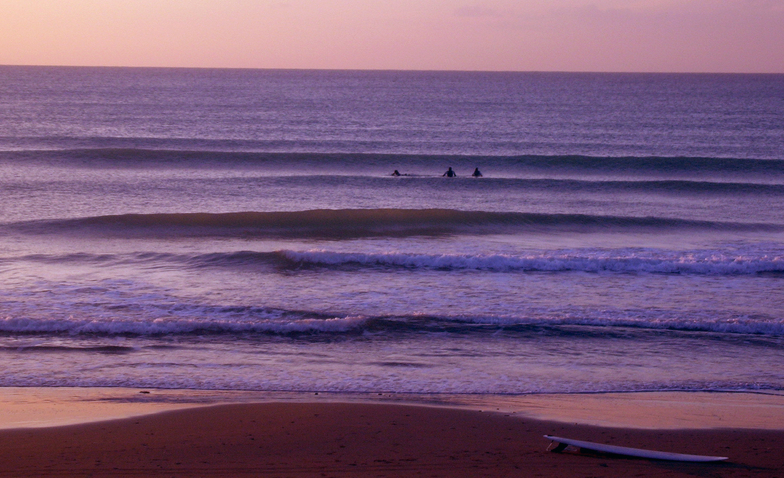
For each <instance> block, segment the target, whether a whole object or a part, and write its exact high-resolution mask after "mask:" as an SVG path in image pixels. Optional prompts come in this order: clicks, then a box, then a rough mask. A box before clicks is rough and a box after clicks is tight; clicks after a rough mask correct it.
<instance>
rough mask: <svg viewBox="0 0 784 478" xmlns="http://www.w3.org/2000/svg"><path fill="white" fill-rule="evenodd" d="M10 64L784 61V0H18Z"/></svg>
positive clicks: (424, 65)
mask: <svg viewBox="0 0 784 478" xmlns="http://www.w3.org/2000/svg"><path fill="white" fill-rule="evenodd" d="M0 64H5V65H99V66H176V67H238V68H336V69H406V70H408V69H416V70H511V71H639V72H751V73H755V72H763V73H784V1H782V0H549V1H547V0H484V1H481V2H480V1H476V0H5V1H2V2H0Z"/></svg>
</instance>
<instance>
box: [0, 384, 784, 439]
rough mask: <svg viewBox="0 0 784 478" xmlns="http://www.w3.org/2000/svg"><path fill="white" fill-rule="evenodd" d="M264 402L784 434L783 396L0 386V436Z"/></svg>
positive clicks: (751, 393)
mask: <svg viewBox="0 0 784 478" xmlns="http://www.w3.org/2000/svg"><path fill="white" fill-rule="evenodd" d="M265 403H311V404H321V403H344V404H377V405H378V404H382V405H387V404H391V405H406V406H420V407H432V408H447V409H461V410H470V411H487V412H496V413H501V414H505V415H509V416H513V417H518V418H529V419H535V420H544V421H552V422H559V423H571V424H580V425H590V426H601V427H623V428H631V429H641V430H644V429H648V430H679V429H690V430H697V429H717V428H725V429H752V430H782V431H784V394H779V393H762V392H628V393H591V394H531V395H514V396H510V395H438V394H432V395H431V394H421V395H417V394H390V393H333V392H258V391H225V390H190V389H152V388H149V389H137V388H108V387H106V388H99V387H89V388H76V387H61V388H57V387H52V388H46V387H0V430H7V429H15V428H47V427H57V426H67V425H78V424H87V423H94V422H101V421H107V420H116V419H123V418H130V417H138V416H146V415H150V414H156V413H162V412H169V411H173V410H183V409H191V408H200V407H205V406H215V405H227V404H265Z"/></svg>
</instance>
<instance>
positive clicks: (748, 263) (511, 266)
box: [279, 250, 784, 275]
mask: <svg viewBox="0 0 784 478" xmlns="http://www.w3.org/2000/svg"><path fill="white" fill-rule="evenodd" d="M279 253H280V254H281V255H282V256H283V257H285V258H286V259H288V260H289V261H292V262H295V263H299V264H313V265H323V266H368V267H378V266H381V267H400V268H408V269H436V270H478V271H491V272H493V271H494V272H507V271H532V272H535V271H541V272H567V271H576V272H604V271H607V272H627V273H635V272H645V273H660V274H715V275H742V274H758V273H782V272H784V256H779V255H768V254H763V255H759V256H751V255H743V254H729V253H726V252H717V251H704V252H688V253H669V254H662V253H660V252H659V253H650V252H646V251H642V252H639V251H628V252H623V251H621V252H603V251H591V252H587V251H583V252H579V251H578V252H562V251H561V252H558V251H556V252H552V253H533V254H530V255H524V256H512V255H505V254H491V255H469V254H407V253H352V252H332V251H326V250H311V251H301V252H300V251H289V250H284V251H279Z"/></svg>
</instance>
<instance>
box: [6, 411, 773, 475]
mask: <svg viewBox="0 0 784 478" xmlns="http://www.w3.org/2000/svg"><path fill="white" fill-rule="evenodd" d="M545 434H552V435H557V436H564V437H570V438H574V439H579V440H587V441H594V442H601V443H607V444H613V445H620V446H631V447H638V448H647V449H655V450H660V451H674V452H678V453H690V454H698V455H718V456H727V457H729V460H728V461H726V462H719V463H697V464H695V463H679V462H666V461H655V460H645V459H631V458H623V457H617V456H612V455H597V454H582V453H577V452H573V451H572V452H569V451H567V452H564V453H551V452H549V451H547V448H548V444H549V441H548V440H547V439H545V438H544V437H543V435H545ZM781 449H784V430H781V429H779V430H762V429H731V428H712V429H677V430H664V429H642V428H625V427H601V426H594V425H583V424H577V423H567V422H563V421H551V420H541V419H534V418H530V417H528V416H524V415H518V414H511V413H504V412H500V411H493V412H491V413H487V412H481V411H478V410H476V409H473V410H472V409H464V408H455V407H441V406H431V405H427V404H419V405H413V404H404V403H368V402H340V401H324V402H315V401H312V400H311V401H305V400H303V401H300V402H296V401H294V402H262V403H258V402H256V403H230V404H228V403H227V404H213V405H206V404H201V405H193V404H191V406H190V407H186V408H184V409H178V410H169V411H163V412H158V413H152V414H146V415H141V416H134V417H130V418H120V419H114V420H104V421H93V422H88V423H81V424H77V425H68V426H58V427H48V428H17V429H6V430H0V463H3V465H2V467H0V476H13V477H33V476H36V477H38V476H95V477H110V476H111V477H115V476H178V477H202V476H226V477H228V476H272V477H284V476H286V477H322V476H333V477H354V476H376V477H409V476H411V477H414V476H418V477H421V476H429V477H475V476H483V477H502V476H504V477H505V476H541V477H567V478H569V477H585V476H594V477H615V476H668V477H669V476H676V477H677V476H683V477H693V476H715V477H725V476H726V477H736V476H737V477H741V476H743V477H747V476H761V477H762V476H764V477H768V476H777V473H781V470H784V455H782V454H781V453H780V450H781Z"/></svg>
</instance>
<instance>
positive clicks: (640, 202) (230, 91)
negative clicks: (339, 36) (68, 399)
mask: <svg viewBox="0 0 784 478" xmlns="http://www.w3.org/2000/svg"><path fill="white" fill-rule="evenodd" d="M450 167H451V168H453V170H454V171H455V172H456V173H457V177H454V178H448V177H444V176H443V174H444V172H445V171H446V170H447V169H448V168H450ZM475 168H478V169H479V170H480V171H481V172H482V174H483V176H482V177H479V178H475V177H472V176H471V174H472V172H473V171H474V169H475ZM394 170H398V171H399V172H400V173H401V176H392V174H391V173H392V172H393V171H394ZM0 195H1V197H2V202H1V203H0V204H2V206H0V285H1V287H0V387H140V388H142V387H143V388H161V389H193V390H233V391H261V392H311V393H312V392H339V393H365V394H375V393H387V394H414V395H416V394H422V395H439V394H457V395H472V396H476V395H479V396H496V395H505V396H517V395H527V394H538V393H566V394H576V393H595V392H638V391H670V390H677V391H719V390H721V391H755V392H759V393H781V392H782V391H783V390H784V75H720V74H716V75H709V74H694V75H689V74H610V73H606V74H598V73H597V74H588V73H585V74H580V73H481V72H405V71H400V72H398V71H283V70H280V71H278V70H210V69H143V68H68V67H11V66H2V67H0Z"/></svg>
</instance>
